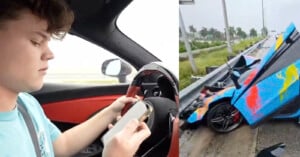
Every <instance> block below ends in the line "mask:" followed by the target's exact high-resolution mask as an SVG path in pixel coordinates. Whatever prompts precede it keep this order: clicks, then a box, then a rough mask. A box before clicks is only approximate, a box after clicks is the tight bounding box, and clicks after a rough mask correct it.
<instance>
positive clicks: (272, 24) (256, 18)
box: [180, 0, 300, 34]
mask: <svg viewBox="0 0 300 157" xmlns="http://www.w3.org/2000/svg"><path fill="white" fill-rule="evenodd" d="M226 6H227V15H228V23H229V26H234V27H235V28H236V27H241V28H242V29H243V30H244V31H245V32H246V33H247V34H249V30H250V29H251V28H255V29H256V30H257V31H258V32H259V33H260V30H261V28H262V0H226ZM180 10H181V13H182V16H183V20H184V24H185V27H186V30H187V31H189V30H188V26H189V25H193V26H195V27H196V28H197V30H198V31H199V30H200V29H201V28H202V27H206V28H211V27H214V28H216V29H218V30H220V31H222V32H224V31H223V30H224V28H225V24H224V18H223V10H222V0H195V4H194V5H180ZM264 13H265V16H264V17H265V26H266V27H267V28H268V30H269V31H270V30H276V31H277V32H281V31H283V30H285V28H286V27H287V26H288V25H289V24H290V23H291V22H293V23H294V24H295V25H296V27H297V28H299V29H300V1H299V0H264ZM299 29H298V30H299Z"/></svg>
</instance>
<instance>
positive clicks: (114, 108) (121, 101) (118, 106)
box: [108, 96, 137, 116]
mask: <svg viewBox="0 0 300 157" xmlns="http://www.w3.org/2000/svg"><path fill="white" fill-rule="evenodd" d="M136 101H137V99H136V98H132V97H126V96H121V97H119V98H118V99H117V100H115V101H114V102H113V103H112V104H111V105H109V106H108V108H109V110H110V111H111V112H112V114H114V115H116V116H117V115H120V113H121V111H122V109H123V107H124V106H125V104H127V103H134V102H136Z"/></svg>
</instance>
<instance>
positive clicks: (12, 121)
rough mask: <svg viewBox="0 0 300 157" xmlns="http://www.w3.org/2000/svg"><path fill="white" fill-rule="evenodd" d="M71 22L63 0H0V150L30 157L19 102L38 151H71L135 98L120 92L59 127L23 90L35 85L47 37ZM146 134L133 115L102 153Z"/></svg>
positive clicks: (131, 146) (48, 156) (120, 151)
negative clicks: (97, 108) (90, 112)
mask: <svg viewBox="0 0 300 157" xmlns="http://www.w3.org/2000/svg"><path fill="white" fill-rule="evenodd" d="M72 22H73V14H72V12H71V11H70V10H69V9H68V7H67V5H66V4H65V3H64V0H1V2H0V156H23V157H32V156H36V155H35V149H34V146H33V142H32V139H31V137H30V134H29V132H28V129H27V126H26V123H25V122H24V118H23V116H22V114H21V113H20V112H19V106H20V105H22V106H24V107H25V108H26V110H27V111H28V113H29V115H30V117H31V119H32V120H33V124H34V127H35V131H36V133H37V136H38V142H39V147H40V151H41V154H42V156H43V157H52V156H72V155H73V154H76V153H77V152H79V151H80V150H82V149H83V148H85V147H86V146H88V145H89V144H90V143H91V142H92V141H93V140H94V139H96V138H97V137H98V136H99V135H100V134H101V133H102V132H103V131H104V130H105V129H106V128H107V126H108V125H109V124H110V123H111V122H112V121H113V120H114V119H115V118H116V117H117V116H118V115H119V114H120V111H121V109H122V108H123V106H124V104H125V103H132V102H134V101H136V100H135V99H134V98H128V97H125V96H123V97H120V98H119V99H117V100H116V101H115V102H113V103H112V104H111V105H110V106H109V107H107V108H106V109H104V110H103V111H101V112H100V113H99V114H97V115H96V116H94V117H93V118H91V119H90V120H88V121H86V122H84V123H82V124H80V125H78V126H76V127H74V128H72V129H70V130H68V131H66V132H64V133H61V132H60V131H59V130H58V128H57V127H55V126H54V125H53V124H52V123H51V122H50V121H49V119H47V118H46V116H45V114H44V113H43V111H42V109H41V107H40V104H39V103H38V102H37V101H36V99H34V98H33V97H32V96H31V95H29V94H26V93H24V92H32V91H36V90H39V89H40V88H41V87H42V85H43V77H44V75H45V74H46V71H47V68H48V61H49V60H50V59H53V54H52V52H51V51H50V49H49V47H48V41H49V40H50V38H51V37H56V38H62V37H63V36H64V34H65V32H67V31H68V30H69V28H70V26H71V23H72ZM149 135H150V131H149V129H148V127H147V126H146V124H145V123H140V122H138V121H137V120H132V121H131V122H129V123H128V124H127V125H126V127H125V128H124V129H123V130H122V131H120V132H119V133H118V134H117V135H116V136H115V137H114V138H113V139H112V140H111V141H110V142H109V143H108V144H107V145H106V146H105V148H104V151H103V154H102V156H104V157H110V156H111V157H119V156H122V157H127V156H128V157H129V156H133V155H134V153H135V152H136V151H137V149H138V147H139V145H140V144H141V143H142V141H143V140H144V139H146V138H147V137H148V136H149Z"/></svg>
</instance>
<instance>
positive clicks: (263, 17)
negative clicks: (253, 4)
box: [261, 0, 266, 36]
mask: <svg viewBox="0 0 300 157" xmlns="http://www.w3.org/2000/svg"><path fill="white" fill-rule="evenodd" d="M261 10H262V12H261V13H262V26H263V28H262V35H263V36H265V33H266V32H265V15H264V0H261Z"/></svg>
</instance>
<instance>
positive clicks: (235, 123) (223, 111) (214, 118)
mask: <svg viewBox="0 0 300 157" xmlns="http://www.w3.org/2000/svg"><path fill="white" fill-rule="evenodd" d="M242 121H243V116H242V115H241V114H240V112H239V111H238V110H237V109H236V108H235V107H234V106H232V105H231V104H230V103H229V102H227V101H226V102H222V103H220V104H217V105H215V106H214V107H213V108H211V109H210V110H209V111H208V113H207V125H208V126H209V127H210V128H211V129H213V130H214V131H216V132H220V133H227V132H230V131H232V130H234V129H236V128H238V127H239V126H240V125H241V123H242Z"/></svg>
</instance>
